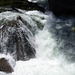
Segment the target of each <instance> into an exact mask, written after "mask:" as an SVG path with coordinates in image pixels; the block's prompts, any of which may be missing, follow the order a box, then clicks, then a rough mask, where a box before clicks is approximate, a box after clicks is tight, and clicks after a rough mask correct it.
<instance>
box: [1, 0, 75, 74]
mask: <svg viewBox="0 0 75 75" xmlns="http://www.w3.org/2000/svg"><path fill="white" fill-rule="evenodd" d="M30 1H31V0H30ZM19 11H20V12H21V13H17V12H11V11H7V12H2V13H0V20H1V21H3V22H4V21H7V20H10V21H11V20H15V19H16V17H17V16H21V18H22V19H23V20H24V21H25V22H26V23H29V25H30V27H31V28H32V30H29V29H26V30H24V26H21V29H22V30H24V31H25V32H26V34H28V35H29V36H28V37H29V38H28V41H29V43H30V44H32V46H34V44H35V47H34V48H35V50H36V54H35V58H31V59H30V60H27V61H22V60H19V61H16V65H15V67H14V72H12V73H9V74H7V73H4V72H0V75H75V27H74V25H75V18H73V17H72V18H68V19H64V18H62V19H57V18H55V17H54V15H53V14H52V13H51V12H47V13H41V12H39V11H24V10H20V9H19ZM2 19H4V20H2ZM1 21H0V22H1ZM3 22H1V23H0V24H1V25H2V23H3ZM2 26H3V25H2ZM2 26H0V29H1V28H2ZM11 31H12V32H13V31H14V29H12V30H11ZM32 34H33V35H32ZM5 37H6V36H5ZM32 37H34V40H35V41H34V40H33V38H32ZM0 39H1V38H0ZM7 39H8V38H6V39H4V40H3V41H0V43H2V45H3V48H4V52H3V53H2V54H1V57H5V58H6V59H11V60H12V58H11V57H12V56H13V55H10V53H8V54H7V55H6V53H5V50H6V47H5V46H6V45H5V44H6V41H7ZM33 42H35V43H34V44H33ZM19 43H20V42H19ZM1 57H0V58H1ZM10 64H11V65H13V63H11V62H10Z"/></svg>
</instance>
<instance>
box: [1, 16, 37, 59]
mask: <svg viewBox="0 0 75 75" xmlns="http://www.w3.org/2000/svg"><path fill="white" fill-rule="evenodd" d="M27 25H28V23H27V22H25V21H23V20H22V18H21V17H20V16H18V17H17V18H16V20H11V21H9V20H6V21H5V22H4V21H3V22H2V26H0V53H6V54H8V53H9V54H11V55H13V57H14V59H15V60H28V59H30V58H33V57H35V53H36V52H35V49H34V47H35V44H34V45H33V43H32V40H34V36H33V33H32V32H31V30H30V29H29V28H28V26H27Z"/></svg>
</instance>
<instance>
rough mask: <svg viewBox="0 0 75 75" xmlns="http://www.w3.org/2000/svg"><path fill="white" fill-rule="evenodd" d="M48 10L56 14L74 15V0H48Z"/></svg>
mask: <svg viewBox="0 0 75 75" xmlns="http://www.w3.org/2000/svg"><path fill="white" fill-rule="evenodd" d="M48 2H49V6H50V10H51V11H52V12H53V13H54V14H55V15H56V16H62V15H65V16H69V15H75V0H48Z"/></svg>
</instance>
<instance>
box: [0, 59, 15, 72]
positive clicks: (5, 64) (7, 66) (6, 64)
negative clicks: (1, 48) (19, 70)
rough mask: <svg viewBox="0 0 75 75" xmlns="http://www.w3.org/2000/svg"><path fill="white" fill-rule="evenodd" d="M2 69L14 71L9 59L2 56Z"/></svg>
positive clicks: (0, 64) (0, 63) (0, 62)
mask: <svg viewBox="0 0 75 75" xmlns="http://www.w3.org/2000/svg"><path fill="white" fill-rule="evenodd" d="M0 71H2V72H6V73H11V72H13V71H14V70H13V68H12V67H11V65H10V64H9V62H8V60H6V59H5V58H0Z"/></svg>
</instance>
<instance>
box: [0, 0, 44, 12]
mask: <svg viewBox="0 0 75 75" xmlns="http://www.w3.org/2000/svg"><path fill="white" fill-rule="evenodd" d="M0 7H1V8H0V11H1V12H2V11H7V10H15V8H19V9H23V10H39V11H42V12H44V11H45V9H44V8H43V7H42V6H39V5H38V4H37V3H32V2H29V1H28V0H1V1H0ZM15 11H16V10H15Z"/></svg>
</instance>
